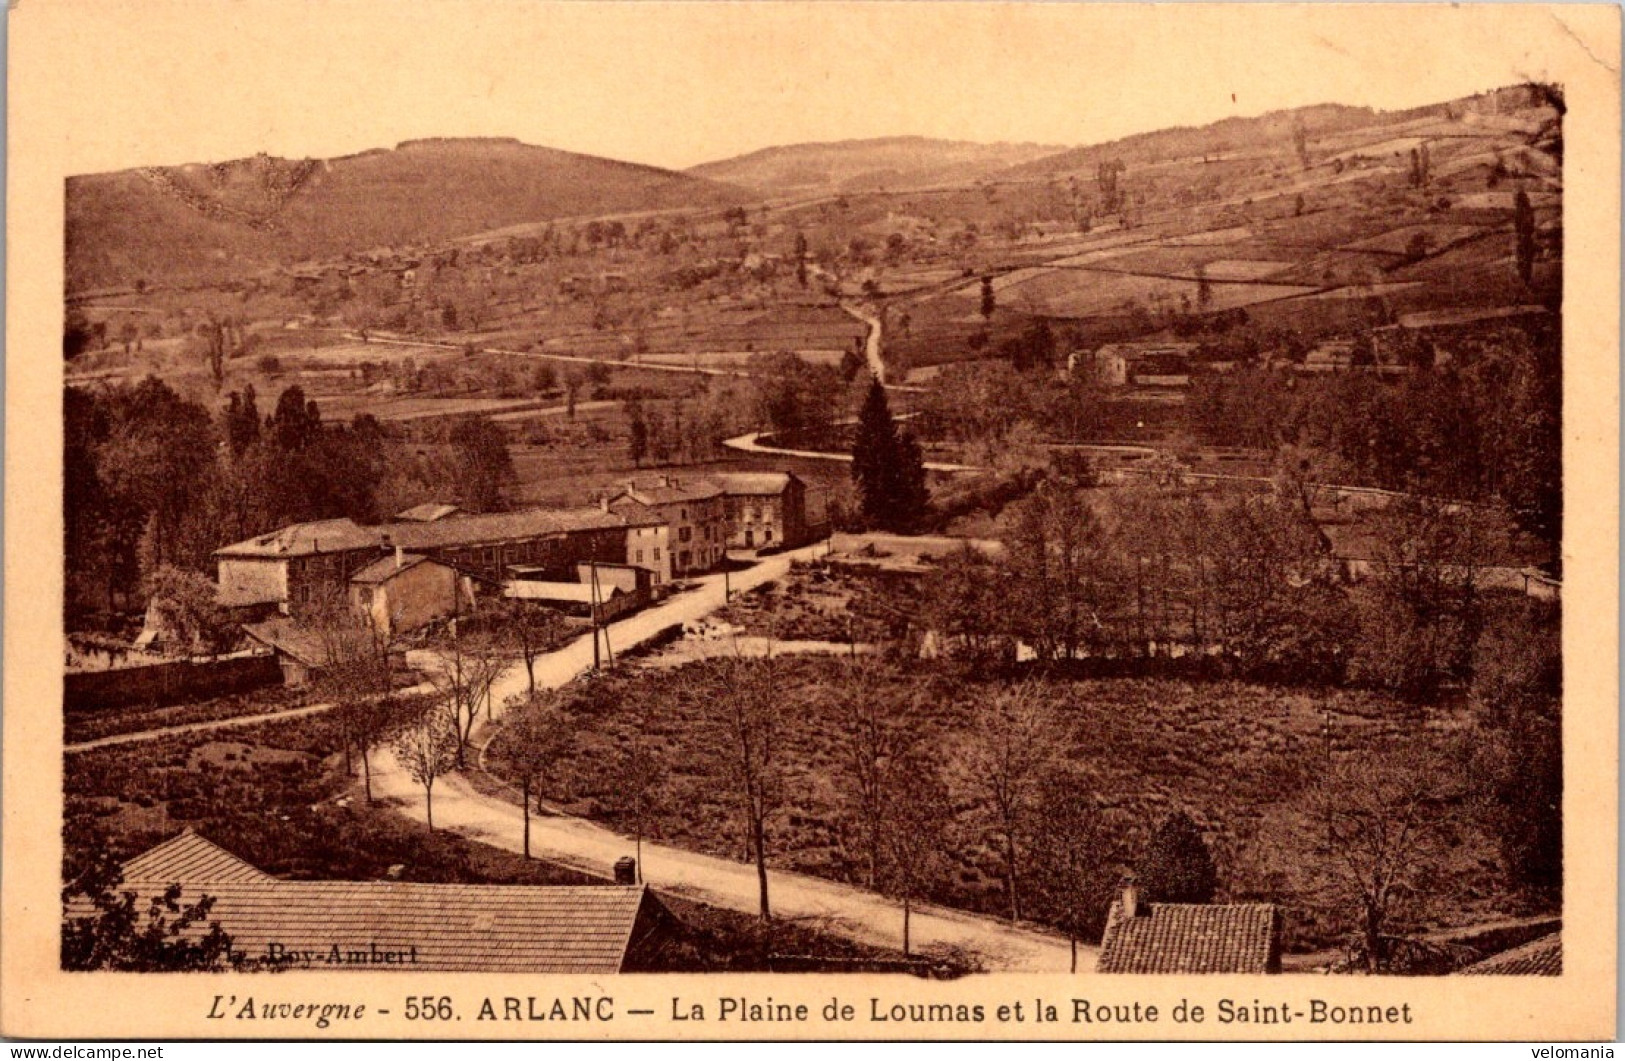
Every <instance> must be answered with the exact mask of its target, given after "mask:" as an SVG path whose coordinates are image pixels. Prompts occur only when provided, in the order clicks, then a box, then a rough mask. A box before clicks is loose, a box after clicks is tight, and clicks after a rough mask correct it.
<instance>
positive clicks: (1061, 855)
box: [1033, 770, 1119, 972]
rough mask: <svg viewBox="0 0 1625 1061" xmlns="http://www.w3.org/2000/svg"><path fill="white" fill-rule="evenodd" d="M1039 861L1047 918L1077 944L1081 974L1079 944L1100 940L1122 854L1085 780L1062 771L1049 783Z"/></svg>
mask: <svg viewBox="0 0 1625 1061" xmlns="http://www.w3.org/2000/svg"><path fill="white" fill-rule="evenodd" d="M1034 833H1035V840H1036V841H1037V857H1036V858H1035V860H1034V866H1033V876H1034V877H1035V879H1036V884H1037V889H1038V892H1039V901H1040V902H1041V904H1042V905H1043V907H1044V911H1045V914H1046V916H1047V919H1048V920H1050V921H1052V922H1053V923H1054V924H1055V925H1056V926H1058V927H1059V928H1060V929H1061V930H1062V931H1064V932H1065V933H1066V934H1067V938H1068V939H1069V940H1071V943H1072V971H1073V972H1077V971H1078V939H1079V937H1081V936H1086V935H1097V934H1098V933H1099V932H1100V931H1101V930H1102V929H1103V928H1104V926H1105V921H1106V910H1107V908H1108V906H1109V905H1110V903H1111V894H1112V889H1113V886H1114V884H1115V883H1116V880H1117V875H1116V870H1117V863H1118V861H1119V859H1118V857H1117V856H1118V854H1119V853H1118V852H1117V851H1115V850H1114V848H1113V845H1112V844H1111V842H1110V840H1109V836H1110V831H1109V830H1108V829H1107V827H1106V825H1105V823H1104V821H1103V820H1102V813H1101V811H1100V810H1099V808H1098V807H1097V806H1096V804H1095V800H1094V794H1093V793H1091V792H1090V791H1089V790H1088V789H1086V788H1085V787H1084V786H1083V779H1082V778H1080V777H1077V776H1074V775H1072V774H1068V773H1064V772H1062V771H1059V770H1056V771H1052V772H1051V773H1049V774H1048V775H1047V776H1046V777H1045V778H1044V780H1043V783H1042V793H1041V796H1040V809H1039V812H1038V814H1037V824H1036V828H1035V829H1034Z"/></svg>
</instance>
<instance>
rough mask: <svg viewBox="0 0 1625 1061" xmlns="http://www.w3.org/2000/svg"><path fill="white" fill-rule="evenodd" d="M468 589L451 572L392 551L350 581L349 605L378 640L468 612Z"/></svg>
mask: <svg viewBox="0 0 1625 1061" xmlns="http://www.w3.org/2000/svg"><path fill="white" fill-rule="evenodd" d="M472 596H473V587H472V586H467V585H465V584H464V582H463V578H462V576H460V575H459V574H458V571H457V569H456V568H454V567H451V566H450V565H448V564H443V563H440V562H439V561H438V560H431V559H429V558H428V557H427V556H421V555H419V554H417V553H408V552H406V551H405V550H403V549H401V548H400V547H398V546H397V547H396V549H395V552H394V555H390V556H384V557H381V558H380V559H377V560H374V561H373V562H372V563H370V564H368V565H367V566H366V567H363V568H362V569H361V570H360V571H357V572H356V573H355V574H353V575H351V576H350V605H351V607H352V608H354V609H355V610H356V611H357V612H360V613H361V614H363V615H365V616H366V617H367V618H368V620H369V621H370V622H371V623H372V626H373V629H374V630H376V631H378V633H379V634H380V635H381V636H383V637H384V638H386V639H388V638H393V637H395V636H396V635H398V634H402V633H405V632H407V631H409V630H416V629H417V628H418V627H420V626H425V625H427V624H429V623H432V622H434V621H435V620H437V619H443V618H445V617H447V616H451V615H456V614H457V613H458V612H460V611H466V610H468V609H469V608H470V607H471V606H472V604H473V601H472V599H471V598H472Z"/></svg>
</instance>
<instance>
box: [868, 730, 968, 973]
mask: <svg viewBox="0 0 1625 1061" xmlns="http://www.w3.org/2000/svg"><path fill="white" fill-rule="evenodd" d="M888 773H889V775H890V779H891V785H890V789H891V798H890V799H889V800H888V801H887V803H886V808H885V814H884V817H883V819H882V823H881V831H880V849H881V854H882V857H883V861H882V863H881V877H880V886H881V890H882V891H883V892H884V893H885V894H887V895H889V896H891V897H892V898H894V899H897V900H898V901H899V902H901V903H902V904H903V956H904V957H908V955H909V954H910V953H911V946H910V944H911V940H910V938H909V936H910V928H911V921H912V918H913V913H914V904H915V903H916V902H918V901H919V900H920V899H922V898H924V897H925V894H926V890H927V889H928V888H929V887H930V884H931V879H932V877H933V875H934V874H935V873H936V872H937V867H938V865H939V864H940V863H941V861H942V859H943V856H944V852H945V851H946V850H947V847H948V835H947V834H948V825H949V807H950V805H951V801H950V799H949V795H948V788H947V785H945V784H944V783H943V780H942V775H941V772H940V771H939V769H938V766H937V764H936V762H935V761H934V760H932V759H931V757H930V756H928V755H927V754H926V753H925V750H924V748H923V747H921V746H918V745H916V746H915V747H913V748H911V749H909V750H908V751H907V752H905V753H903V755H902V756H901V757H900V758H898V759H897V760H896V761H895V762H894V764H893V765H892V768H891V769H890V770H889V771H888Z"/></svg>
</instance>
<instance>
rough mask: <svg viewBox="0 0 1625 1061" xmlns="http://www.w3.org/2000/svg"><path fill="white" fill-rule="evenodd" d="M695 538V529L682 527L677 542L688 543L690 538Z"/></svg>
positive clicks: (678, 532)
mask: <svg viewBox="0 0 1625 1061" xmlns="http://www.w3.org/2000/svg"><path fill="white" fill-rule="evenodd" d="M693 536H694V528H693V527H681V528H679V529H678V531H677V540H678V541H680V542H686V541H688V540H689V539H690V538H692V537H693Z"/></svg>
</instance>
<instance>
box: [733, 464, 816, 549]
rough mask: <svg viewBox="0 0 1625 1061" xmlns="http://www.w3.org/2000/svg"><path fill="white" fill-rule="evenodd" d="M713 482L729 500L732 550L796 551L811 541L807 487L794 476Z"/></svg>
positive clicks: (751, 475) (739, 475)
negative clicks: (776, 549) (798, 547)
mask: <svg viewBox="0 0 1625 1061" xmlns="http://www.w3.org/2000/svg"><path fill="white" fill-rule="evenodd" d="M712 478H713V479H715V480H716V481H717V482H718V483H720V484H721V485H722V489H723V492H724V494H725V495H726V497H727V510H728V527H729V533H728V545H729V546H731V547H733V548H736V549H771V548H794V547H796V546H798V545H805V544H806V543H807V541H808V540H809V528H808V524H807V484H806V483H804V482H802V481H801V478H800V476H798V475H796V474H795V473H794V472H728V473H724V474H721V475H715V476H712Z"/></svg>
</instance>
